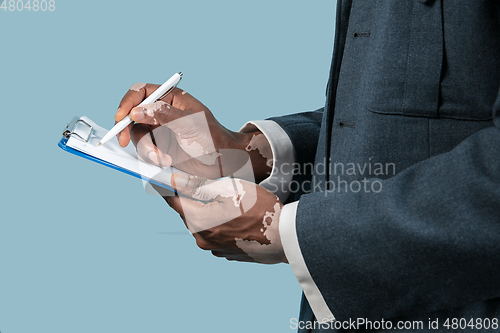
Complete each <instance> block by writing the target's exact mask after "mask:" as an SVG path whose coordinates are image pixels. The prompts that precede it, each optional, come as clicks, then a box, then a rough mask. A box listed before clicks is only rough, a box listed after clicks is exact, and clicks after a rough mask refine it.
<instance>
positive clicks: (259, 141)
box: [245, 134, 274, 168]
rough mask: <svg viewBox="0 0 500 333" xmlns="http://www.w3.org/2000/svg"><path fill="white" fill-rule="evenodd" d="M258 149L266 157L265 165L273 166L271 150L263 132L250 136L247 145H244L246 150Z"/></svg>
mask: <svg viewBox="0 0 500 333" xmlns="http://www.w3.org/2000/svg"><path fill="white" fill-rule="evenodd" d="M256 149H257V150H258V151H259V154H260V155H261V156H262V157H264V158H265V159H266V165H267V166H268V167H271V168H272V166H273V162H274V161H273V152H272V150H271V146H270V145H269V142H268V141H267V138H266V136H265V135H264V134H257V135H254V136H253V137H252V139H251V140H250V143H249V144H248V146H246V148H245V150H246V151H252V150H256Z"/></svg>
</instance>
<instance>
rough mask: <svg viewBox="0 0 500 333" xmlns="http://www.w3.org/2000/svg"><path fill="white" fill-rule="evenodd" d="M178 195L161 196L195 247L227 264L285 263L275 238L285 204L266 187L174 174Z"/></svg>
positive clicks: (282, 252) (173, 180)
mask: <svg viewBox="0 0 500 333" xmlns="http://www.w3.org/2000/svg"><path fill="white" fill-rule="evenodd" d="M172 184H173V185H174V187H175V189H176V190H177V191H178V192H179V193H180V194H181V195H180V196H168V197H164V198H165V200H166V201H167V202H168V204H169V205H170V206H171V207H172V208H173V209H174V210H175V211H177V212H178V213H179V215H180V216H181V218H182V219H183V221H184V223H185V224H186V226H187V228H188V229H189V231H190V232H191V233H192V234H193V236H194V237H195V239H196V243H197V245H198V246H199V247H200V248H202V249H204V250H211V251H212V254H214V255H215V256H217V257H225V258H226V259H228V260H238V261H247V262H258V263H264V264H277V263H281V262H287V260H286V257H285V253H284V251H283V246H282V245H281V239H280V235H279V228H278V226H279V218H280V213H281V209H282V207H283V204H282V203H281V201H280V200H279V199H278V197H276V196H275V195H274V194H272V193H271V192H269V191H268V190H266V189H265V188H263V187H261V186H259V185H256V184H253V183H250V182H247V181H244V180H240V179H234V178H224V179H220V180H216V181H213V180H207V179H206V178H200V177H196V176H188V175H185V174H181V173H175V174H173V175H172Z"/></svg>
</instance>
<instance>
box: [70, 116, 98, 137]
mask: <svg viewBox="0 0 500 333" xmlns="http://www.w3.org/2000/svg"><path fill="white" fill-rule="evenodd" d="M79 123H82V124H84V125H87V126H88V128H89V133H88V134H87V138H86V139H85V138H83V137H82V136H81V135H80V134H78V133H76V132H75V128H76V126H77V125H78V124H79ZM92 134H94V129H93V128H92V126H91V125H90V124H89V123H87V122H86V121H85V120H82V119H79V118H78V117H75V118H73V119H72V120H71V121H70V123H69V124H68V125H67V126H66V129H65V130H64V132H63V135H64V136H65V137H66V138H68V139H69V137H70V136H72V135H73V136H75V138H76V139H78V140H80V141H83V142H89V139H90V137H91V136H92Z"/></svg>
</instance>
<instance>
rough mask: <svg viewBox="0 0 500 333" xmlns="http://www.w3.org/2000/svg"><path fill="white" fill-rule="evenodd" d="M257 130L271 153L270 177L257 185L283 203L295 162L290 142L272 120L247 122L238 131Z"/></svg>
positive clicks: (287, 192)
mask: <svg viewBox="0 0 500 333" xmlns="http://www.w3.org/2000/svg"><path fill="white" fill-rule="evenodd" d="M257 129H258V130H259V131H261V132H262V134H264V135H265V136H266V138H267V141H269V144H270V145H271V150H272V152H273V170H272V172H271V175H269V177H267V178H266V179H264V180H263V181H262V182H261V183H260V184H259V185H260V186H262V187H264V188H266V189H268V190H269V191H271V192H273V193H274V194H275V195H276V196H277V197H278V198H280V200H281V202H285V201H286V199H288V196H289V195H290V193H289V184H290V182H291V181H292V179H293V168H294V165H293V164H294V162H295V158H294V156H293V145H292V141H290V138H289V137H288V134H286V132H285V131H284V130H283V128H281V126H280V125H278V124H277V123H275V122H274V121H272V120H258V121H249V122H248V123H246V124H245V125H244V126H243V127H242V128H241V129H240V132H243V133H247V132H253V131H255V130H257Z"/></svg>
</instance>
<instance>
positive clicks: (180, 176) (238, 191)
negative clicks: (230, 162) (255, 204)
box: [171, 172, 245, 207]
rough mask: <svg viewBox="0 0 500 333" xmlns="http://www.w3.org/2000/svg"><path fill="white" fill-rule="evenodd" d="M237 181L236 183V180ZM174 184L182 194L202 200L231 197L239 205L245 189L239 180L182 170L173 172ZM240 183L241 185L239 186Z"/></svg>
mask: <svg viewBox="0 0 500 333" xmlns="http://www.w3.org/2000/svg"><path fill="white" fill-rule="evenodd" d="M235 181H236V182H237V184H235V183H234V182H235ZM171 182H172V186H173V187H174V188H175V190H176V191H178V192H179V193H181V194H184V195H186V196H189V197H192V198H193V199H195V200H200V201H213V200H215V199H217V198H231V199H232V200H233V201H236V202H237V203H238V204H237V205H235V206H236V207H238V206H239V203H240V201H241V199H242V198H243V195H244V194H245V191H244V190H243V187H242V186H241V183H240V182H239V180H233V179H231V178H222V179H219V180H210V179H207V178H203V177H197V176H193V175H188V174H185V173H181V172H176V173H174V174H172V177H171ZM238 185H239V186H238Z"/></svg>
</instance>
